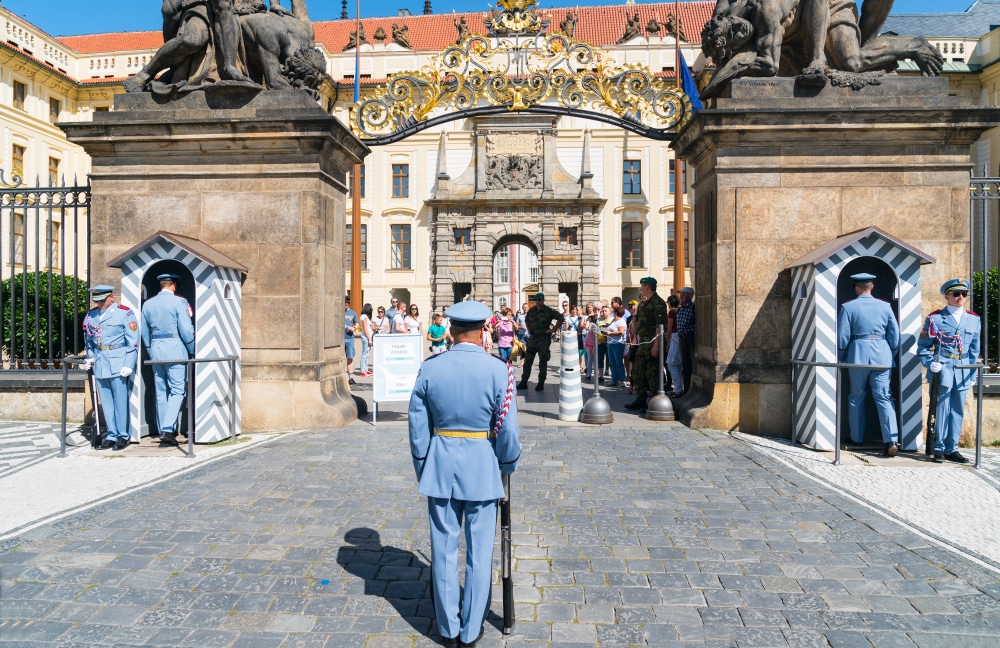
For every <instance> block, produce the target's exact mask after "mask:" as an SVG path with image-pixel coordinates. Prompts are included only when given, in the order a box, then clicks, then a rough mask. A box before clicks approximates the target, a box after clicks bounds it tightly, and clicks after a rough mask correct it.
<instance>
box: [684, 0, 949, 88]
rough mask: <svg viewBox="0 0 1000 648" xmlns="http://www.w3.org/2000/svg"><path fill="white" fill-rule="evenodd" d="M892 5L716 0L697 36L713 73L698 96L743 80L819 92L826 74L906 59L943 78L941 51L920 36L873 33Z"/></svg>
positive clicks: (887, 1) (880, 0)
mask: <svg viewBox="0 0 1000 648" xmlns="http://www.w3.org/2000/svg"><path fill="white" fill-rule="evenodd" d="M893 2H894V0H864V2H863V3H862V6H861V14H860V16H859V14H858V7H857V4H856V3H855V0H717V2H716V5H715V11H714V12H713V14H712V19H711V20H709V21H708V23H706V24H705V28H704V30H703V31H702V51H703V52H704V53H705V55H706V56H709V57H711V58H712V59H713V60H714V61H715V64H716V65H717V66H718V70H717V71H716V72H715V75H714V76H713V77H712V80H711V81H710V82H709V84H708V86H707V87H706V88H705V89H704V90H703V91H702V93H701V94H702V96H703V97H712V96H716V95H718V94H719V92H720V91H721V90H722V88H723V87H725V85H726V84H727V83H728V82H729V81H731V80H732V79H735V78H738V77H744V76H755V77H773V76H795V77H797V81H798V83H799V84H801V85H803V86H808V87H822V86H823V85H825V84H826V83H827V80H828V79H829V78H831V74H833V75H837V74H840V73H846V74H866V73H884V72H892V71H894V70H895V69H896V64H897V63H898V62H899V61H901V60H903V59H911V60H913V61H914V62H915V63H916V64H917V66H918V67H919V68H920V70H921V72H923V73H924V74H925V75H929V76H936V75H938V74H940V73H941V69H942V66H943V65H944V60H943V58H942V56H941V53H940V52H938V51H937V49H935V48H934V47H933V46H932V45H931V44H930V43H928V42H927V41H926V40H925V39H923V38H912V39H908V40H896V39H889V38H879V36H878V33H879V31H880V30H881V28H882V25H883V24H884V23H885V19H886V17H887V16H888V15H889V12H890V11H891V9H892V5H893Z"/></svg>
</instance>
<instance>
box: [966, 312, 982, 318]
mask: <svg viewBox="0 0 1000 648" xmlns="http://www.w3.org/2000/svg"><path fill="white" fill-rule="evenodd" d="M965 312H966V313H968V314H969V315H975V316H976V317H979V313H977V312H976V311H965Z"/></svg>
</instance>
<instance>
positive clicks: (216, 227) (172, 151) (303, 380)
mask: <svg viewBox="0 0 1000 648" xmlns="http://www.w3.org/2000/svg"><path fill="white" fill-rule="evenodd" d="M61 126H62V128H63V130H65V131H66V133H67V135H68V137H69V140H70V141H72V142H73V143H75V144H79V145H80V146H82V147H83V148H84V149H85V150H86V152H87V153H88V154H89V155H90V156H91V157H92V158H93V171H92V173H91V183H92V188H93V207H92V209H91V216H90V218H91V220H90V225H91V276H90V282H91V284H96V283H108V284H111V285H117V284H118V283H119V281H120V276H119V272H118V270H117V269H114V268H109V267H108V266H107V262H108V261H109V260H111V259H113V258H115V257H116V256H118V255H119V254H121V253H122V252H124V251H126V250H128V249H129V248H130V247H132V246H133V245H135V244H136V243H138V242H139V241H142V240H144V239H145V238H147V237H149V236H151V235H153V234H155V233H156V232H158V231H161V230H162V231H167V232H172V233H174V234H180V235H183V236H189V237H192V238H197V239H200V240H201V241H204V242H205V243H208V244H209V245H211V246H213V247H215V248H216V249H218V250H219V251H220V252H222V253H224V254H226V255H228V256H230V257H231V258H233V259H235V260H237V261H239V262H240V263H242V264H244V265H245V266H247V268H249V272H248V274H247V279H246V283H245V285H244V286H243V292H242V295H243V297H242V340H243V342H242V372H243V374H242V375H243V394H242V406H243V426H244V429H245V430H251V431H252V430H286V429H303V428H326V427H339V426H342V425H344V424H346V423H348V422H350V421H352V420H354V419H355V418H356V416H357V406H356V404H355V402H354V399H353V398H352V396H351V392H350V389H349V388H348V384H347V381H348V376H347V372H346V360H345V356H344V315H343V314H344V295H345V288H344V250H345V248H346V242H345V240H344V237H345V231H346V227H345V223H346V220H345V219H346V216H345V213H346V202H345V195H346V192H347V184H346V178H347V173H348V171H349V169H350V168H351V166H352V165H354V164H355V163H358V162H360V161H361V159H363V158H364V156H365V155H367V153H368V149H367V148H366V147H365V146H364V145H363V144H362V143H361V142H359V141H358V140H357V139H356V138H355V137H354V136H353V135H352V134H351V133H350V131H348V129H347V128H346V127H344V125H343V124H341V123H340V122H339V121H337V120H336V119H334V118H333V117H330V116H329V115H327V114H326V113H325V112H324V111H323V110H322V109H321V108H319V106H317V105H316V103H315V102H314V101H313V100H312V99H311V98H310V97H309V96H308V95H307V94H306V93H304V92H300V91H289V92H281V91H262V90H260V89H259V88H257V89H252V88H246V87H243V86H228V87H220V88H218V89H209V90H208V91H205V92H193V93H190V94H188V95H186V96H184V97H181V98H178V99H175V100H173V101H170V102H160V101H159V100H157V99H155V98H154V97H153V96H152V95H149V94H145V93H136V94H126V95H119V96H118V97H116V101H115V110H114V111H113V112H108V113H97V114H96V115H95V121H94V122H92V123H74V124H62V125H61ZM196 307H197V306H196ZM196 317H197V314H196Z"/></svg>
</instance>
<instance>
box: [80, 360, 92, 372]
mask: <svg viewBox="0 0 1000 648" xmlns="http://www.w3.org/2000/svg"><path fill="white" fill-rule="evenodd" d="M80 368H81V369H83V370H84V371H90V370H91V369H93V368H94V359H93V358H87V359H86V360H84V361H83V363H81V364H80Z"/></svg>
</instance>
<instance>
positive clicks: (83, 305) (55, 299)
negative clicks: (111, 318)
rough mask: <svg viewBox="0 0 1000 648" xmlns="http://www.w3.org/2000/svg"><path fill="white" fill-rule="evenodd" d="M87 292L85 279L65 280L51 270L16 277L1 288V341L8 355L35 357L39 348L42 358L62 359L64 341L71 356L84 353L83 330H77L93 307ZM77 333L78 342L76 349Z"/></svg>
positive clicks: (38, 352)
mask: <svg viewBox="0 0 1000 648" xmlns="http://www.w3.org/2000/svg"><path fill="white" fill-rule="evenodd" d="M87 290H88V285H87V282H86V281H84V280H83V279H76V278H75V277H69V276H67V277H63V276H62V275H60V274H59V273H56V272H49V271H38V272H26V273H21V274H16V275H14V276H13V277H11V278H9V279H7V280H5V281H4V282H3V284H2V286H0V291H2V292H0V299H2V300H3V331H2V337H0V339H2V340H3V350H4V353H5V355H7V357H9V358H35V357H36V349H37V357H39V358H43V359H44V358H53V359H54V358H58V357H60V355H61V353H62V344H63V340H65V342H66V353H67V354H68V355H69V354H74V353H79V352H81V351H83V331H82V330H78V331H77V330H74V328H75V327H80V326H82V324H83V318H84V316H85V315H86V314H87V310H88V308H89V307H90V302H89V295H88V293H87ZM50 294H51V296H52V309H51V311H50V310H49V295H50ZM74 298H75V301H74ZM36 301H37V306H38V312H37V317H36V312H35V306H36ZM74 316H75V319H76V322H74ZM12 317H13V320H14V321H13V327H11V318H12ZM25 323H27V335H26V336H25ZM50 327H51V328H50ZM74 334H76V335H75V337H76V340H77V344H76V345H75V346H74V344H73V339H74ZM25 342H27V349H25Z"/></svg>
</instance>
